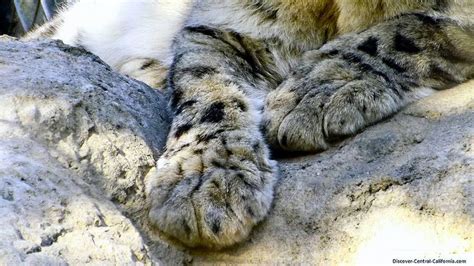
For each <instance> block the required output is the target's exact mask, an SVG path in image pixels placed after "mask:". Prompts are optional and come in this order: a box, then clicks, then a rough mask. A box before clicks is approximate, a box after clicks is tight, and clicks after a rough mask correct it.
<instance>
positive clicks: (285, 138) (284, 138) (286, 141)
mask: <svg viewBox="0 0 474 266" xmlns="http://www.w3.org/2000/svg"><path fill="white" fill-rule="evenodd" d="M280 144H281V145H283V146H287V145H288V137H287V136H286V135H283V137H281V141H280Z"/></svg>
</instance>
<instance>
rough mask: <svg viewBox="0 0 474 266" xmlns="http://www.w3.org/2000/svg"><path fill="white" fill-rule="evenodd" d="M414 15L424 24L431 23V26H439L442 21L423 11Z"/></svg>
mask: <svg viewBox="0 0 474 266" xmlns="http://www.w3.org/2000/svg"><path fill="white" fill-rule="evenodd" d="M413 15H414V16H415V17H416V18H417V19H418V20H420V21H421V22H423V23H424V24H426V25H430V26H436V27H438V26H439V23H440V21H441V20H440V19H437V18H434V17H432V16H429V15H426V14H423V13H414V14H413Z"/></svg>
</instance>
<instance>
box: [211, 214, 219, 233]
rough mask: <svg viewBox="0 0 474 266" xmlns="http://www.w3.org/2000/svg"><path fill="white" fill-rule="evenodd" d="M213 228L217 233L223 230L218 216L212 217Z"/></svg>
mask: <svg viewBox="0 0 474 266" xmlns="http://www.w3.org/2000/svg"><path fill="white" fill-rule="evenodd" d="M211 230H212V232H213V233H214V234H216V235H217V234H218V233H219V232H220V231H221V222H220V221H219V219H217V218H214V219H212V222H211Z"/></svg>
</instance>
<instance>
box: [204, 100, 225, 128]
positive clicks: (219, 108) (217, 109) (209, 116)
mask: <svg viewBox="0 0 474 266" xmlns="http://www.w3.org/2000/svg"><path fill="white" fill-rule="evenodd" d="M224 107H225V105H224V103H223V102H216V103H213V104H211V106H209V108H208V109H207V110H206V111H205V112H204V115H203V116H202V118H201V123H206V122H208V123H219V122H220V121H222V119H224V116H225V112H224Z"/></svg>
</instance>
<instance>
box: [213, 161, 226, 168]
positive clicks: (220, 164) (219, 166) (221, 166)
mask: <svg viewBox="0 0 474 266" xmlns="http://www.w3.org/2000/svg"><path fill="white" fill-rule="evenodd" d="M211 164H212V166H214V167H217V168H225V167H224V165H223V164H222V163H221V162H219V161H216V160H213V161H212V162H211Z"/></svg>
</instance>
